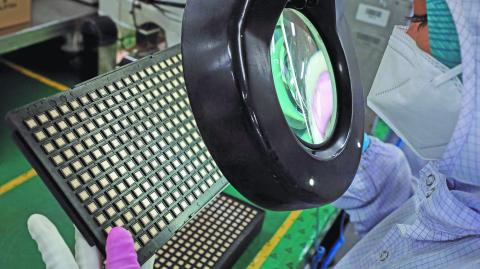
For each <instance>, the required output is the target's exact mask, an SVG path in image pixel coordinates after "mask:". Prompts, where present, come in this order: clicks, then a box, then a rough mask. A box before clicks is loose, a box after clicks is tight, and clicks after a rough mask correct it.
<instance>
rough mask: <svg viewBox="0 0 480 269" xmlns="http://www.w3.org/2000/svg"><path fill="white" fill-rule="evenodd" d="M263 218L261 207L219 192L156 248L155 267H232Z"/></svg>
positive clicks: (157, 268) (200, 268) (192, 268)
mask: <svg viewBox="0 0 480 269" xmlns="http://www.w3.org/2000/svg"><path fill="white" fill-rule="evenodd" d="M263 218H264V212H263V211H262V210H261V209H258V208H256V207H253V206H251V205H250V204H247V203H245V202H242V201H240V200H237V199H235V198H233V197H231V196H229V195H226V194H221V195H219V196H218V197H217V198H215V199H214V200H213V201H212V202H211V203H209V204H208V205H207V206H206V207H205V208H204V209H203V210H202V211H201V212H200V213H199V214H198V215H197V216H196V217H195V218H194V219H192V220H191V221H190V222H188V223H187V224H186V225H185V226H184V227H183V228H182V229H180V230H179V231H177V232H176V233H175V235H174V236H173V237H172V238H171V239H170V240H168V241H167V243H166V244H165V245H163V246H162V247H161V248H160V249H159V250H158V251H157V259H156V261H155V265H154V268H156V269H180V268H181V269H213V268H214V269H219V268H231V267H232V265H233V263H234V262H235V261H236V260H237V258H238V257H239V256H240V255H241V254H242V253H243V250H244V249H245V248H246V247H247V246H248V244H250V242H251V241H252V240H253V238H254V237H255V236H256V235H257V234H258V232H259V231H260V229H261V227H262V222H263ZM149 232H150V231H149ZM152 232H153V233H155V232H156V231H155V230H154V231H152Z"/></svg>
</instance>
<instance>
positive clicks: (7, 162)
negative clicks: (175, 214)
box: [0, 51, 337, 269]
mask: <svg viewBox="0 0 480 269" xmlns="http://www.w3.org/2000/svg"><path fill="white" fill-rule="evenodd" d="M28 53H32V52H31V51H26V52H25V55H28ZM33 53H34V52H33ZM19 55H20V53H16V54H15V55H9V56H7V57H8V59H9V60H12V61H13V62H15V63H18V64H20V65H23V66H26V67H28V68H30V69H32V70H33V71H36V72H38V73H40V74H42V75H45V76H47V77H49V78H51V79H54V80H55V81H58V82H60V83H63V84H66V85H69V86H73V85H74V84H75V83H77V82H79V79H78V78H76V77H75V76H74V75H72V73H71V72H69V71H68V70H67V69H65V68H62V66H61V65H56V66H55V64H52V62H49V61H42V60H38V61H26V60H24V59H25V58H27V59H28V58H29V57H24V56H25V55H23V57H20V56H19ZM38 57H40V58H41V57H46V58H47V59H48V57H47V56H38ZM38 57H37V58H38ZM30 59H32V58H30ZM33 59H35V57H34V58H33ZM0 90H1V91H2V98H1V100H0V118H1V121H0V149H1V150H0V186H1V185H3V184H4V183H6V182H8V181H10V180H11V179H13V178H15V177H17V176H19V175H21V174H23V173H25V172H27V171H28V170H29V169H31V167H30V165H29V164H28V162H27V161H26V160H25V158H24V157H23V155H22V154H21V153H20V151H19V150H18V149H17V148H16V147H15V145H14V144H13V142H12V140H11V139H10V136H9V130H8V129H7V126H6V124H5V121H4V116H5V113H6V112H7V111H9V110H11V109H13V108H16V107H19V106H21V105H24V104H27V103H29V102H32V101H34V100H37V99H39V98H42V97H46V96H49V95H52V94H55V93H57V92H58V91H57V90H55V89H52V88H50V87H48V86H46V85H44V84H41V83H39V82H37V81H36V80H33V79H30V78H28V77H26V76H24V75H22V74H20V73H18V72H16V71H13V70H11V69H9V68H8V67H6V66H3V65H2V64H0ZM227 192H229V193H230V194H233V195H235V196H239V194H238V193H236V191H235V190H233V188H229V189H228V190H227ZM32 213H40V214H44V215H46V216H47V217H48V218H49V219H51V220H52V221H53V222H54V224H56V225H57V227H59V230H60V233H61V234H62V235H63V236H64V238H65V239H66V241H67V243H68V245H69V246H70V247H71V248H72V246H73V226H72V224H71V222H70V220H69V219H68V217H67V216H66V215H65V213H64V212H63V210H62V209H61V208H60V206H59V205H58V204H57V202H56V200H54V198H53V196H52V195H51V194H50V193H49V192H48V190H47V189H46V187H45V186H44V185H43V183H42V182H41V180H40V179H39V178H38V177H34V178H32V179H31V180H29V181H27V182H26V183H24V184H22V185H20V186H17V187H16V188H14V189H12V190H11V191H9V192H7V193H5V194H3V195H0V220H2V223H1V224H0V249H1V250H2V253H1V254H0V268H31V269H35V268H44V265H43V264H42V262H41V256H40V254H39V253H38V251H37V249H36V245H35V243H34V242H33V240H31V239H30V237H29V235H28V231H27V228H26V221H27V218H28V216H29V215H31V214H32ZM289 213H290V212H267V214H266V218H265V222H264V224H263V229H262V231H261V233H260V235H259V236H257V238H255V240H254V241H253V243H252V244H251V245H250V247H249V248H248V249H247V251H245V253H244V254H243V256H242V257H241V258H240V259H239V260H238V262H237V263H236V265H235V268H245V267H246V266H247V265H249V264H250V263H251V261H252V260H253V258H254V257H255V256H256V255H257V253H258V252H259V250H260V249H261V248H262V247H263V246H264V245H265V243H266V242H267V241H268V240H270V239H271V238H272V236H273V235H274V234H275V232H276V231H277V229H278V228H279V227H280V226H281V225H282V224H283V222H284V221H285V219H286V218H287V217H288V215H289ZM336 213H337V212H336V211H335V210H334V209H333V208H332V207H329V206H327V207H323V208H320V209H319V210H307V211H303V212H302V213H301V215H300V216H299V218H298V219H297V220H296V222H295V223H294V224H293V225H292V226H291V228H290V229H289V230H288V232H287V233H286V234H285V236H284V237H283V238H282V239H281V240H280V241H279V243H278V245H277V246H276V247H275V248H274V249H273V252H272V253H271V255H270V256H269V257H268V259H266V260H265V263H264V266H263V267H265V268H296V267H298V265H300V264H301V263H302V259H303V257H304V256H305V255H306V253H307V251H306V250H308V248H309V247H310V245H311V244H312V242H313V240H314V238H315V236H317V235H318V233H317V231H316V229H315V228H316V227H319V231H318V232H320V233H322V232H324V231H326V230H327V229H328V228H329V227H330V225H331V222H332V220H333V219H334V217H335V216H336Z"/></svg>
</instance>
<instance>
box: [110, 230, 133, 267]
mask: <svg viewBox="0 0 480 269" xmlns="http://www.w3.org/2000/svg"><path fill="white" fill-rule="evenodd" d="M105 251H106V254H107V268H108V269H140V264H138V261H137V252H136V251H135V247H134V243H133V238H132V235H131V234H130V233H129V232H128V231H127V230H125V229H124V228H121V227H115V228H113V229H112V230H111V231H110V233H109V234H108V237H107V245H106V247H105Z"/></svg>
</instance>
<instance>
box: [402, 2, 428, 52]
mask: <svg viewBox="0 0 480 269" xmlns="http://www.w3.org/2000/svg"><path fill="white" fill-rule="evenodd" d="M413 13H414V15H417V16H422V15H425V14H427V3H426V0H414V1H413ZM407 34H408V35H409V36H410V37H412V38H413V40H415V42H417V46H418V47H419V48H420V49H422V50H423V51H425V52H426V53H428V54H430V53H431V50H430V43H429V40H428V24H422V23H420V22H412V23H411V24H410V27H408V30H407Z"/></svg>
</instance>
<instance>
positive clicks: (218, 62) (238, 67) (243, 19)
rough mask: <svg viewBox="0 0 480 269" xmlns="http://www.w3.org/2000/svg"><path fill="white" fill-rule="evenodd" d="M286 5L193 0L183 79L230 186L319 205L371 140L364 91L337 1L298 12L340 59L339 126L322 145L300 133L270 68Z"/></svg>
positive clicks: (268, 0)
mask: <svg viewBox="0 0 480 269" xmlns="http://www.w3.org/2000/svg"><path fill="white" fill-rule="evenodd" d="M287 4H288V1H287V0H281V1H278V0H202V1H194V0H192V1H189V2H188V3H187V6H186V9H185V12H184V21H183V26H182V27H183V29H182V52H183V65H184V76H185V82H186V85H187V89H188V91H187V92H188V95H189V99H190V104H191V107H192V110H193V112H194V116H195V119H196V121H197V125H198V128H199V130H200V132H201V134H202V137H203V139H204V141H205V143H206V145H207V147H208V149H209V150H210V152H211V154H212V156H213V158H214V159H215V161H216V163H217V164H218V166H219V167H220V169H221V171H222V172H223V174H224V175H225V177H226V178H227V179H228V180H229V181H230V183H232V185H233V186H234V187H235V188H236V189H237V190H238V191H240V193H242V194H243V195H244V196H246V197H247V198H248V199H250V200H251V201H253V202H255V203H257V204H258V205H261V206H263V207H266V208H268V209H274V210H293V209H302V208H310V207H317V206H319V205H321V204H325V203H328V202H332V201H334V200H336V199H337V198H338V197H340V196H341V195H342V194H343V193H344V192H345V191H346V190H347V188H348V187H349V185H350V184H351V182H352V180H353V178H354V176H355V173H356V170H357V167H358V164H359V161H360V155H361V145H362V143H363V113H364V112H363V90H362V87H361V83H360V79H359V73H358V68H357V66H356V61H355V57H354V49H353V46H352V45H351V41H350V39H349V32H348V27H347V25H346V22H345V21H344V18H342V17H337V7H336V1H335V0H324V1H318V4H316V5H314V6H307V7H305V8H303V9H300V10H298V11H300V12H301V13H302V14H303V15H304V16H305V17H307V18H308V19H309V20H310V21H311V22H312V24H313V25H314V27H315V28H316V29H317V30H318V32H319V33H320V36H321V37H322V38H323V40H324V43H325V46H326V48H327V51H328V54H329V56H330V60H331V62H332V64H333V68H334V74H335V78H336V83H337V98H338V99H337V104H338V114H337V127H336V128H335V130H334V132H333V134H332V137H331V139H329V140H328V141H327V142H326V143H324V144H322V145H319V146H318V147H317V148H315V149H314V148H307V147H305V145H303V143H301V142H300V140H298V139H297V138H296V136H295V135H293V134H292V132H291V129H290V127H289V126H288V124H287V122H286V119H285V117H284V115H283V112H282V110H281V108H280V104H279V100H278V98H277V95H276V94H275V88H274V83H273V76H272V68H271V64H270V43H271V38H272V35H273V31H274V28H275V25H276V22H277V21H278V19H279V17H280V14H281V13H282V11H283V10H284V8H285V7H287ZM212 10H215V12H210V11H212ZM354 112H355V113H354Z"/></svg>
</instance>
